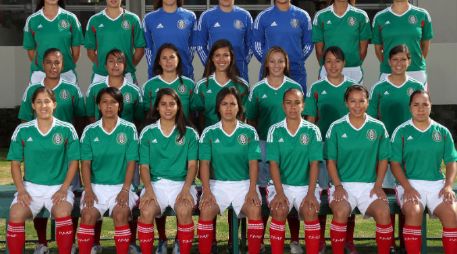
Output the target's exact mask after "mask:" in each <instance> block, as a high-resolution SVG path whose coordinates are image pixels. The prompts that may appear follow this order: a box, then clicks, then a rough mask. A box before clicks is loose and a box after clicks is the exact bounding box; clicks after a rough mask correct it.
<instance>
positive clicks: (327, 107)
mask: <svg viewBox="0 0 457 254" xmlns="http://www.w3.org/2000/svg"><path fill="white" fill-rule="evenodd" d="M323 59H324V65H323V67H324V69H325V70H326V71H325V72H326V73H327V76H324V77H322V79H320V80H318V81H316V82H315V83H313V84H312V85H311V88H310V89H309V90H308V93H307V95H306V102H305V110H304V114H305V115H306V116H307V118H306V119H307V120H308V121H309V122H311V123H316V124H317V126H319V129H320V131H321V133H327V130H328V128H329V126H330V124H331V123H333V122H334V121H335V120H337V119H339V118H341V117H343V116H344V115H345V114H347V112H348V109H347V107H346V104H345V103H344V94H345V93H346V90H347V89H348V88H349V87H350V86H352V85H353V84H354V83H355V82H354V81H353V80H351V79H349V78H348V77H347V76H344V74H343V70H344V66H345V63H346V61H345V55H344V53H343V51H342V50H341V49H340V48H338V47H336V46H331V47H328V48H327V49H326V50H325V51H324V54H323ZM318 179H319V185H320V187H321V189H322V190H328V188H329V178H328V171H327V167H326V164H325V162H321V163H319V178H318ZM319 220H320V223H321V229H322V230H321V243H320V248H319V249H320V251H321V252H324V251H325V224H326V223H327V216H326V215H319ZM354 223H355V215H352V216H350V217H349V219H348V232H347V235H346V236H347V238H346V246H345V247H346V248H347V249H349V251H350V252H355V251H356V250H355V246H354V238H353V236H354V226H355V225H354Z"/></svg>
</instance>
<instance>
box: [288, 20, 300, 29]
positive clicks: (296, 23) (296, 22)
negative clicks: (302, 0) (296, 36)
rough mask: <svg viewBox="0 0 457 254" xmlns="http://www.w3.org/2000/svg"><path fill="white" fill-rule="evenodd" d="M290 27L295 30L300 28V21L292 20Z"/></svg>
mask: <svg viewBox="0 0 457 254" xmlns="http://www.w3.org/2000/svg"><path fill="white" fill-rule="evenodd" d="M290 26H291V27H293V28H297V27H298V26H300V21H298V19H291V20H290Z"/></svg>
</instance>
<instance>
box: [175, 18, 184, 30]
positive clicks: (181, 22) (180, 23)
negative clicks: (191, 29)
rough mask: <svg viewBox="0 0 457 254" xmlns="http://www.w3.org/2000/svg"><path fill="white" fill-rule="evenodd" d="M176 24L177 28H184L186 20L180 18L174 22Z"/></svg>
mask: <svg viewBox="0 0 457 254" xmlns="http://www.w3.org/2000/svg"><path fill="white" fill-rule="evenodd" d="M176 26H177V27H178V29H181V30H183V29H184V28H186V21H184V19H180V20H178V22H177V23H176Z"/></svg>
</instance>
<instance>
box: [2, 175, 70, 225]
mask: <svg viewBox="0 0 457 254" xmlns="http://www.w3.org/2000/svg"><path fill="white" fill-rule="evenodd" d="M60 186H62V185H51V186H49V185H41V184H35V183H31V182H24V187H25V190H26V191H27V192H28V193H29V195H30V197H31V198H32V201H31V202H30V205H29V208H30V211H32V216H33V217H34V218H35V216H36V215H37V214H38V213H39V212H40V211H41V209H43V207H44V208H46V209H47V210H48V211H49V213H51V211H52V206H53V205H54V204H53V203H52V195H54V193H56V192H57V191H58V190H59V189H60ZM74 199H75V195H74V194H73V192H72V191H71V190H70V189H68V191H67V200H66V201H67V202H68V203H70V204H71V205H73V202H74ZM16 203H17V192H16V193H15V194H14V199H13V202H11V206H13V205H14V204H16ZM11 206H10V207H11Z"/></svg>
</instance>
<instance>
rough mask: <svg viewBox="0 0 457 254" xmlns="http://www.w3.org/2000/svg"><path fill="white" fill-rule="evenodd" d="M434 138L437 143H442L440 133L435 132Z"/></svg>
mask: <svg viewBox="0 0 457 254" xmlns="http://www.w3.org/2000/svg"><path fill="white" fill-rule="evenodd" d="M432 138H433V141H435V142H441V139H442V138H441V133H440V132H439V131H433V133H432Z"/></svg>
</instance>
